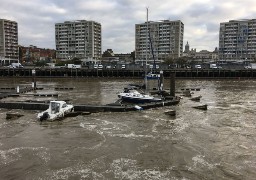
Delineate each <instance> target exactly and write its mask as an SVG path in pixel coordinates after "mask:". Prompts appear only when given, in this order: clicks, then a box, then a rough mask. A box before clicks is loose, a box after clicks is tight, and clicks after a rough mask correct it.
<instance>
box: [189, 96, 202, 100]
mask: <svg viewBox="0 0 256 180" xmlns="http://www.w3.org/2000/svg"><path fill="white" fill-rule="evenodd" d="M201 98H202V96H196V97H192V98H191V99H190V100H192V101H200V99H201Z"/></svg>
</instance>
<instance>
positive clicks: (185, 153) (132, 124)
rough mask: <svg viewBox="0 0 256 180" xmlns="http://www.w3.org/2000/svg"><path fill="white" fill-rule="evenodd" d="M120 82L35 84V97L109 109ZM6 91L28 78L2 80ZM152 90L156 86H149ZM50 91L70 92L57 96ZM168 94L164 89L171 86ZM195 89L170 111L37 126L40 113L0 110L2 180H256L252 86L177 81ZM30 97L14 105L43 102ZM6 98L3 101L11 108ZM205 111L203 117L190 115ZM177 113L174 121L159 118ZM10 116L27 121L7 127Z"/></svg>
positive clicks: (53, 81)
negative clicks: (205, 107) (204, 106)
mask: <svg viewBox="0 0 256 180" xmlns="http://www.w3.org/2000/svg"><path fill="white" fill-rule="evenodd" d="M135 82H137V83H140V80H120V79H111V80H106V79H97V78H94V79H50V80H48V79H38V81H37V85H38V87H43V88H44V89H43V90H38V91H37V93H59V95H60V96H59V97H58V99H66V100H70V101H71V102H72V103H74V104H107V103H112V102H113V101H115V100H116V99H117V93H118V92H120V91H122V89H123V87H124V86H125V85H126V84H127V83H135ZM0 83H1V84H2V86H3V87H8V86H9V87H15V86H17V85H19V86H21V87H22V86H28V85H30V82H29V79H21V80H14V79H11V80H10V79H7V80H6V79H0ZM152 86H153V85H152ZM55 87H74V89H73V90H70V91H65V90H62V91H56V90H55ZM165 87H166V88H169V83H168V80H165ZM195 87H196V88H200V89H201V90H200V91H194V94H193V96H198V95H202V99H201V102H200V103H198V102H193V101H190V100H189V98H187V97H183V99H182V101H181V103H180V104H179V105H178V106H175V107H161V108H157V109H151V110H145V111H136V112H123V113H113V112H106V113H104V112H101V113H93V114H91V115H87V116H77V117H70V118H67V119H65V120H63V121H59V122H43V123H42V124H40V123H39V122H37V121H36V120H35V118H36V115H37V113H38V111H23V110H6V109H1V110H0V167H1V168H0V176H1V178H3V179H134V180H135V179H136V180H137V179H159V180H162V179H254V177H255V175H256V173H255V172H256V171H255V170H256V157H255V154H256V150H255V149H256V141H255V140H256V139H255V137H256V136H255V135H256V134H255V117H254V116H255V107H256V95H255V93H254V92H255V87H256V82H255V81H247V80H244V81H234V80H225V81H224V80H223V81H217V80H216V81H206V80H177V83H176V88H177V91H180V89H181V88H195ZM33 93H35V92H29V93H27V94H26V95H22V97H19V98H18V99H19V100H22V101H24V100H28V99H32V100H38V101H39V100H44V99H53V98H54V97H34V96H31V94H33ZM14 100H17V99H15V98H7V99H4V101H14ZM201 103H202V104H208V107H209V109H208V110H207V111H201V110H196V109H193V108H192V106H194V105H196V104H201ZM170 108H171V109H175V110H176V113H177V114H176V117H170V116H168V115H166V114H164V111H166V110H167V109H170ZM9 111H12V112H16V111H18V112H19V113H22V114H24V116H23V117H21V118H19V119H17V120H11V121H7V120H5V114H6V113H7V112H9Z"/></svg>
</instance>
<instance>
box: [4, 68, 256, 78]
mask: <svg viewBox="0 0 256 180" xmlns="http://www.w3.org/2000/svg"><path fill="white" fill-rule="evenodd" d="M159 71H160V70H157V71H156V73H159ZM172 73H175V77H176V78H256V69H168V70H163V75H164V77H170V74H172ZM0 76H2V77H12V76H16V77H33V75H32V69H31V68H17V69H10V68H8V69H6V68H4V69H0ZM144 76H145V75H144V70H134V69H122V70H121V69H102V70H97V69H85V68H81V69H65V68H63V69H62V68H47V69H46V68H45V69H36V74H35V77H127V78H141V77H144Z"/></svg>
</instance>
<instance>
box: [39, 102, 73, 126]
mask: <svg viewBox="0 0 256 180" xmlns="http://www.w3.org/2000/svg"><path fill="white" fill-rule="evenodd" d="M73 109H74V106H73V105H71V104H67V103H66V102H65V101H50V104H49V108H48V109H47V110H45V111H43V112H41V113H38V115H37V118H38V120H40V121H43V120H49V121H54V120H56V119H59V118H63V117H65V115H66V114H67V113H69V112H72V111H73Z"/></svg>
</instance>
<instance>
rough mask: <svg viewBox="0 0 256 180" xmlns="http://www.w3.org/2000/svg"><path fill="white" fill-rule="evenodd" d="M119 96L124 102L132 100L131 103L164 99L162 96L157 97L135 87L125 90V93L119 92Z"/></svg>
mask: <svg viewBox="0 0 256 180" xmlns="http://www.w3.org/2000/svg"><path fill="white" fill-rule="evenodd" d="M118 97H119V98H120V99H121V100H122V101H123V102H130V103H150V102H160V101H162V99H161V98H156V97H154V96H150V95H148V94H142V93H140V92H138V91H137V90H135V89H131V90H128V91H125V92H123V93H119V94H118Z"/></svg>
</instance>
